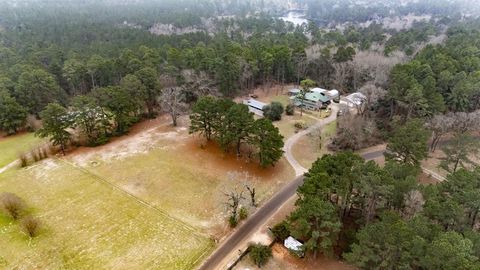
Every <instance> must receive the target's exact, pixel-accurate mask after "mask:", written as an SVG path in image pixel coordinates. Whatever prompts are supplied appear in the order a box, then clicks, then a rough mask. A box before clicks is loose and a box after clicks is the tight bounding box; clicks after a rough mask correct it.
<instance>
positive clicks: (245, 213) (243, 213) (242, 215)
mask: <svg viewBox="0 0 480 270" xmlns="http://www.w3.org/2000/svg"><path fill="white" fill-rule="evenodd" d="M247 217H248V210H247V208H246V207H243V206H242V207H241V208H240V212H239V213H238V218H239V219H240V220H244V219H246V218H247Z"/></svg>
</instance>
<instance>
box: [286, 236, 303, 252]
mask: <svg viewBox="0 0 480 270" xmlns="http://www.w3.org/2000/svg"><path fill="white" fill-rule="evenodd" d="M283 245H284V246H285V247H286V248H288V249H291V250H293V251H302V246H303V244H302V243H300V241H298V240H297V239H295V238H293V237H291V236H289V237H288V238H287V239H285V241H283Z"/></svg>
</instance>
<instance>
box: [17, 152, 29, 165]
mask: <svg viewBox="0 0 480 270" xmlns="http://www.w3.org/2000/svg"><path fill="white" fill-rule="evenodd" d="M18 159H19V160H20V167H21V168H24V167H27V166H28V157H27V154H25V153H20V154H19V155H18Z"/></svg>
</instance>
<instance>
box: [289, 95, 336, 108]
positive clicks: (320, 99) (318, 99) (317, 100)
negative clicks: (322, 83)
mask: <svg viewBox="0 0 480 270" xmlns="http://www.w3.org/2000/svg"><path fill="white" fill-rule="evenodd" d="M290 100H291V101H292V103H293V104H294V105H295V106H297V107H300V106H301V105H302V96H301V95H300V94H298V95H296V96H293V97H290ZM328 104H330V98H329V97H328V96H327V95H325V94H324V93H319V92H309V93H307V94H306V95H305V101H304V102H303V105H304V107H305V108H306V109H308V110H319V109H321V108H325V107H326V106H327V105H328Z"/></svg>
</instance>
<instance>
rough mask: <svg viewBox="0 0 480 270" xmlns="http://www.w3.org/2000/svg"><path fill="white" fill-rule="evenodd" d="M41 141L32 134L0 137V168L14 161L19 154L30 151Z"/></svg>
mask: <svg viewBox="0 0 480 270" xmlns="http://www.w3.org/2000/svg"><path fill="white" fill-rule="evenodd" d="M42 141H43V139H40V138H38V137H35V136H34V134H33V133H24V134H19V135H15V136H8V137H0V168H1V167H3V166H5V165H7V164H8V163H10V162H12V161H14V160H16V159H17V158H18V154H19V153H21V152H23V151H28V150H30V149H31V148H32V147H35V146H37V145H38V144H40V143H41V142H42Z"/></svg>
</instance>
